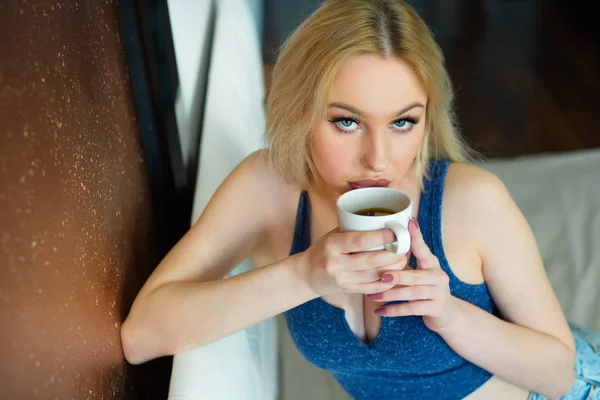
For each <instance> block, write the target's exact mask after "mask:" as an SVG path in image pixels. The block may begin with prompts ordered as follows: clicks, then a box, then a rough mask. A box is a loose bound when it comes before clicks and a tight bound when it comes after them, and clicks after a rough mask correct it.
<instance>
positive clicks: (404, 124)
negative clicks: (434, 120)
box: [392, 118, 419, 132]
mask: <svg viewBox="0 0 600 400" xmlns="http://www.w3.org/2000/svg"><path fill="white" fill-rule="evenodd" d="M418 123H419V120H418V119H415V118H402V119H399V120H396V121H394V123H393V124H392V127H393V128H394V129H395V130H397V131H400V132H410V131H411V130H412V128H413V127H414V125H416V124H418Z"/></svg>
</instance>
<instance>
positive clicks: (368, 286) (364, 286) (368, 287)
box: [346, 281, 394, 295]
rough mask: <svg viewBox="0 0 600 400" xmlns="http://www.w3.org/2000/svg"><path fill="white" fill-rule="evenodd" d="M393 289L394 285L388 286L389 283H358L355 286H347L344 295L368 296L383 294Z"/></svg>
mask: <svg viewBox="0 0 600 400" xmlns="http://www.w3.org/2000/svg"><path fill="white" fill-rule="evenodd" d="M393 287H394V285H390V284H389V283H382V282H380V281H376V282H370V283H359V284H356V285H352V286H349V287H348V288H347V289H346V293H361V294H367V295H368V294H373V293H380V292H385V291H387V290H389V289H391V288H393Z"/></svg>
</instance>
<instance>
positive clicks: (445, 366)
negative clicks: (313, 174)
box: [284, 161, 496, 400]
mask: <svg viewBox="0 0 600 400" xmlns="http://www.w3.org/2000/svg"><path fill="white" fill-rule="evenodd" d="M448 166H449V162H447V161H432V162H431V164H430V168H429V172H430V178H429V179H425V180H424V188H423V192H422V194H421V203H420V208H419V215H418V221H419V225H420V227H421V231H422V233H423V237H424V239H425V242H426V243H427V245H428V246H429V248H430V249H431V251H432V252H433V254H435V255H436V256H437V257H438V259H439V261H440V265H441V267H442V269H443V270H444V271H445V272H446V273H447V274H448V276H449V277H450V291H451V293H452V294H453V295H454V296H456V297H458V298H460V299H463V300H465V301H468V302H470V303H472V304H474V305H476V306H478V307H480V308H482V309H484V310H486V311H488V312H491V313H495V312H496V307H495V305H494V302H493V300H492V298H491V296H490V293H489V291H488V287H487V285H486V284H485V283H482V284H475V285H473V284H467V283H464V282H462V281H460V280H459V279H458V278H457V277H456V276H455V275H454V274H453V273H452V270H451V269H450V266H449V265H448V260H447V259H446V256H445V254H444V249H443V247H442V232H441V223H442V221H441V214H442V194H443V191H444V180H445V176H446V172H447V170H448ZM310 244H311V238H310V203H309V199H308V196H307V194H306V192H303V193H302V195H301V197H300V201H299V205H298V214H297V219H296V230H295V234H294V242H293V245H292V251H291V254H296V253H299V252H302V251H305V250H306V249H308V248H309V247H310ZM410 265H411V266H413V267H414V265H415V258H414V256H413V257H412V259H411V261H410ZM284 316H285V319H286V321H287V325H288V329H289V332H290V335H291V337H292V339H293V340H294V343H295V344H296V346H297V348H298V350H299V351H300V353H302V355H303V356H304V357H305V358H306V359H307V360H308V361H309V362H311V363H312V364H314V365H315V366H317V367H319V368H322V369H325V370H327V371H329V372H331V374H332V375H333V376H334V377H335V379H336V380H337V381H338V382H339V383H340V385H341V386H342V387H343V388H344V389H345V390H346V391H347V392H348V393H349V394H350V396H352V397H353V398H354V399H356V400H366V399H369V400H371V399H384V400H400V399H411V400H412V399H419V400H458V399H462V398H464V397H466V396H467V395H468V394H470V393H471V392H473V391H475V390H476V389H477V388H479V387H480V386H481V385H483V384H484V383H485V382H486V381H487V380H488V379H490V378H491V376H492V375H491V374H490V373H489V372H487V371H485V370H483V369H482V368H480V367H478V366H476V365H475V364H472V363H471V362H469V361H467V360H465V359H464V358H462V357H461V356H459V355H458V354H457V353H456V352H455V351H454V350H452V349H451V348H450V346H448V344H446V342H445V341H444V340H443V339H442V338H441V336H439V335H438V334H437V333H435V332H433V331H431V330H429V329H428V328H427V327H426V326H425V324H424V322H423V319H422V318H421V317H419V316H408V317H382V319H381V328H380V331H379V333H378V335H377V337H376V338H375V339H374V340H373V341H371V342H369V343H364V342H362V341H361V340H360V339H359V338H358V337H357V336H356V335H355V334H354V333H353V332H352V330H351V329H350V326H349V325H348V323H347V321H346V317H345V312H344V310H343V309H341V308H338V307H335V306H332V305H330V304H329V303H327V302H326V301H324V300H323V299H322V298H320V297H319V298H316V299H314V300H311V301H308V302H306V303H304V304H301V305H299V306H297V307H295V308H292V309H290V310H288V311H287V312H285V313H284Z"/></svg>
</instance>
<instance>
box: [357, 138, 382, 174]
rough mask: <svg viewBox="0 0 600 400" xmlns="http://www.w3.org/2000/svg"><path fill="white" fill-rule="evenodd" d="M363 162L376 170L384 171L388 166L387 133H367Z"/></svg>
mask: <svg viewBox="0 0 600 400" xmlns="http://www.w3.org/2000/svg"><path fill="white" fill-rule="evenodd" d="M364 137H365V143H364V149H365V150H364V156H363V164H364V165H365V166H366V167H367V168H369V169H370V170H372V171H374V172H382V171H384V170H385V169H386V168H387V164H388V158H387V152H386V135H385V133H382V134H380V133H372V134H368V135H365V136H364Z"/></svg>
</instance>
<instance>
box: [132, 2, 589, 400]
mask: <svg viewBox="0 0 600 400" xmlns="http://www.w3.org/2000/svg"><path fill="white" fill-rule="evenodd" d="M452 96H453V93H452V87H451V84H450V81H449V78H448V74H447V72H446V70H445V68H444V63H443V57H442V54H441V52H440V49H439V47H438V46H437V45H436V43H435V42H434V40H433V37H432V35H431V32H430V31H429V30H428V28H427V26H426V25H425V23H424V22H423V21H422V20H421V19H420V18H419V16H418V15H417V14H416V13H415V12H414V10H413V9H412V8H411V7H410V6H409V5H407V4H406V3H405V2H403V1H401V0H329V1H326V2H325V3H324V4H323V5H322V6H321V8H320V9H319V10H318V11H316V12H315V13H314V14H313V15H312V16H311V17H310V18H308V19H307V20H306V21H305V22H304V23H303V24H302V25H301V26H300V27H299V28H298V30H297V31H296V32H295V33H294V34H293V35H292V36H291V37H290V38H289V39H288V41H287V42H286V45H285V46H284V47H283V49H282V51H281V55H280V58H279V60H278V62H277V64H276V66H275V69H274V71H273V81H272V88H271V92H270V94H269V97H268V105H267V133H266V134H267V139H268V144H269V145H268V148H266V149H264V150H262V151H260V152H257V153H255V154H252V155H250V156H249V157H248V158H247V159H246V160H244V161H243V162H242V163H241V164H240V165H239V166H238V167H237V168H236V169H235V170H234V171H233V172H232V173H231V175H230V176H229V177H228V178H227V179H226V180H225V182H223V184H222V186H221V187H220V188H219V189H218V191H217V192H216V193H215V194H214V196H213V198H212V199H211V201H210V203H209V204H208V206H207V207H206V209H205V211H204V212H203V214H202V216H201V217H200V218H199V220H198V221H197V223H196V224H195V225H194V226H193V227H192V228H191V229H190V231H189V232H188V233H187V234H186V235H185V236H184V237H183V238H182V239H181V241H180V242H179V243H178V244H177V245H176V246H175V247H174V248H173V249H172V250H171V252H170V253H169V254H168V255H167V256H166V257H165V259H164V260H163V261H162V262H161V263H160V265H159V266H158V267H157V269H156V270H155V272H154V273H153V274H152V276H151V277H150V278H149V279H148V281H147V283H146V284H145V285H144V287H143V288H142V290H141V291H140V293H139V295H138V297H137V299H136V300H135V303H134V304H133V307H132V309H131V313H130V315H129V316H128V317H127V320H126V321H125V322H124V324H123V326H122V339H123V348H124V352H125V356H126V357H127V359H128V360H129V361H130V362H131V363H141V362H144V361H147V360H150V359H152V358H155V357H158V356H163V355H171V354H175V353H178V352H181V351H184V350H188V349H191V348H194V347H198V346H202V345H205V344H207V343H210V342H212V341H215V340H218V339H221V338H223V337H225V336H227V335H229V334H231V333H233V332H236V331H238V330H240V329H244V328H246V327H248V326H251V325H253V324H255V323H257V322H259V321H262V320H264V319H266V318H269V317H272V316H274V315H277V314H279V313H285V316H286V320H287V323H288V327H289V330H290V333H291V335H292V337H293V339H294V341H295V343H296V345H297V347H298V348H299V350H300V351H301V352H302V353H303V355H304V356H305V357H306V358H307V359H308V360H309V361H311V362H312V363H313V364H315V365H316V366H318V367H321V368H324V369H326V370H329V371H331V372H332V374H333V375H334V376H335V378H336V379H337V380H338V381H339V382H340V384H341V385H342V386H343V387H344V388H345V389H346V390H347V391H348V393H349V394H350V395H351V396H352V397H353V398H356V399H372V398H381V399H463V398H468V399H485V400H490V399H495V398H497V399H503V400H511V399H515V400H517V399H519V400H525V399H528V398H531V399H540V398H544V397H546V398H551V399H556V398H559V397H561V396H563V395H566V398H568V399H584V398H587V397H586V396H588V395H590V396H594V395H593V394H591V393H592V391H593V390H594V389H593V387H594V385H595V384H597V380H598V376H600V356H598V354H597V350H598V347H599V346H600V344H599V343H600V341H599V339H598V337H597V336H596V335H595V334H594V333H593V332H589V331H585V330H583V328H581V327H578V326H573V329H570V328H569V324H568V323H567V321H566V319H565V317H564V315H563V313H562V311H561V308H560V306H559V303H558V301H557V298H556V296H555V294H554V292H553V290H552V287H551V286H550V283H549V281H548V278H547V276H546V273H545V271H544V266H543V265H542V260H541V257H540V254H539V251H538V249H537V247H536V241H535V238H534V236H533V234H532V232H531V229H530V227H529V226H528V224H527V221H526V220H525V219H524V217H523V215H522V214H521V212H520V211H519V209H518V208H517V207H516V205H515V203H514V202H513V200H512V199H511V197H510V195H509V194H508V193H507V191H506V189H505V187H504V186H503V184H502V182H501V181H500V180H499V179H498V178H496V177H495V176H494V175H492V174H491V173H489V172H487V171H485V170H483V169H480V168H478V167H475V166H473V165H471V164H470V161H469V160H470V157H469V154H470V152H469V150H468V149H467V146H466V145H465V144H464V142H463V141H462V140H461V138H460V136H459V134H458V133H457V130H456V128H455V124H454V121H453V113H452ZM232 112H235V110H232ZM364 186H388V187H392V188H397V189H399V190H402V191H404V192H405V193H407V194H408V195H409V196H410V197H411V198H412V200H413V203H414V215H413V217H414V218H413V219H412V220H411V223H410V227H409V231H410V234H411V239H412V245H411V251H410V252H409V253H408V254H406V255H401V256H398V255H395V254H392V253H391V252H387V251H385V250H382V251H378V252H363V251H362V250H366V249H369V248H372V247H374V246H378V245H381V244H384V243H391V242H393V241H394V235H393V233H391V232H390V231H388V230H382V231H375V232H344V233H342V232H340V231H339V230H338V228H337V226H338V222H337V218H336V208H335V203H336V200H337V198H338V197H339V196H340V195H341V194H343V193H345V192H347V191H349V190H353V189H355V188H358V187H364ZM247 257H250V259H251V260H252V262H253V264H254V265H255V266H256V267H257V268H255V269H254V270H252V271H250V272H248V273H244V274H240V275H236V276H234V277H231V278H228V279H224V280H223V279H221V278H222V277H223V276H225V275H226V274H227V273H228V272H230V271H231V269H232V268H233V267H234V266H236V265H237V264H238V263H240V262H241V261H242V260H243V259H245V258H247ZM595 351H596V352H595ZM542 396H544V397H542ZM596 396H597V395H596ZM593 398H599V397H593Z"/></svg>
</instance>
